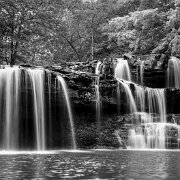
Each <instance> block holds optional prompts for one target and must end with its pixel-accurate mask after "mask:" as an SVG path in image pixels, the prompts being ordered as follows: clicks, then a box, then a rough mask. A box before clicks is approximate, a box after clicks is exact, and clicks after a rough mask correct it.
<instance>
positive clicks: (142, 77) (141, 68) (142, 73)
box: [140, 61, 144, 86]
mask: <svg viewBox="0 0 180 180" xmlns="http://www.w3.org/2000/svg"><path fill="white" fill-rule="evenodd" d="M140 81H141V86H143V85H144V61H142V62H141V65H140Z"/></svg>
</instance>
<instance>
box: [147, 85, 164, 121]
mask: <svg viewBox="0 0 180 180" xmlns="http://www.w3.org/2000/svg"><path fill="white" fill-rule="evenodd" d="M146 93H147V101H148V108H149V113H150V114H153V113H156V114H158V115H159V118H160V122H161V123H164V122H166V101H165V90H164V89H152V88H146Z"/></svg>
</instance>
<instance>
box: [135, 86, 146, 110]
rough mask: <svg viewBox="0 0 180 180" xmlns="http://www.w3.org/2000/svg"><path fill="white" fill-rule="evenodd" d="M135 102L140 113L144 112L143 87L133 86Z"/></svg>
mask: <svg viewBox="0 0 180 180" xmlns="http://www.w3.org/2000/svg"><path fill="white" fill-rule="evenodd" d="M134 88H135V101H136V105H137V108H138V109H139V110H140V112H145V90H144V88H143V87H141V86H138V85H137V84H134Z"/></svg>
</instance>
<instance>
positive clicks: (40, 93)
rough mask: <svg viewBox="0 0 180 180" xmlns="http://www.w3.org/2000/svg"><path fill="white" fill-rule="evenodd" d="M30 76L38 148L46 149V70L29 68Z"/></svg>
mask: <svg viewBox="0 0 180 180" xmlns="http://www.w3.org/2000/svg"><path fill="white" fill-rule="evenodd" d="M28 73H29V77H30V80H31V84H32V89H33V98H34V119H35V124H36V143H37V150H45V149H46V141H45V112H44V104H45V102H44V78H45V77H44V75H45V74H44V70H42V69H35V70H32V69H29V70H28Z"/></svg>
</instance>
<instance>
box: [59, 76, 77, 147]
mask: <svg viewBox="0 0 180 180" xmlns="http://www.w3.org/2000/svg"><path fill="white" fill-rule="evenodd" d="M57 80H58V86H61V87H62V90H63V93H64V98H65V101H66V106H67V110H68V116H69V121H70V127H71V136H72V146H73V149H76V148H77V145H76V138H75V130H74V121H73V115H72V110H71V103H70V100H69V95H68V88H67V85H66V82H65V80H64V79H63V78H62V77H61V76H57Z"/></svg>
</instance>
